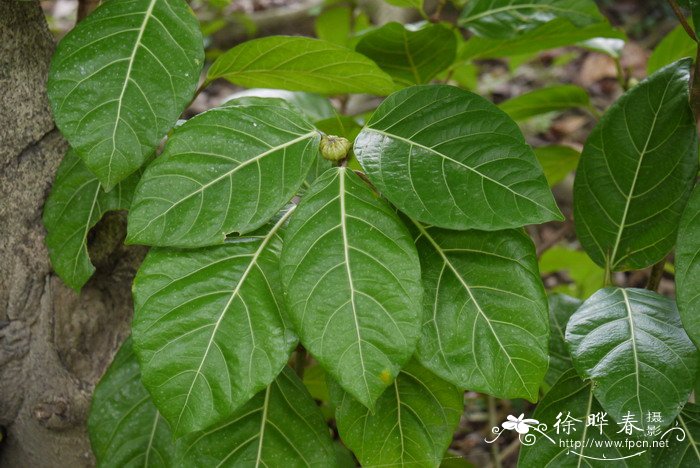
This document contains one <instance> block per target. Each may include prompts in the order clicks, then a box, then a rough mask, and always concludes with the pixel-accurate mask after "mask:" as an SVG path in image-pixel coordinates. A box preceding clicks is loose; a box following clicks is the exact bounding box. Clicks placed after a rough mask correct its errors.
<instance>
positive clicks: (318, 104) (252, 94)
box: [225, 88, 336, 122]
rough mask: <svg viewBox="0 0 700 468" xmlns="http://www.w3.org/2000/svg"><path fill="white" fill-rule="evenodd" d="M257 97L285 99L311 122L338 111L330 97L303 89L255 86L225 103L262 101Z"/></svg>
mask: <svg viewBox="0 0 700 468" xmlns="http://www.w3.org/2000/svg"><path fill="white" fill-rule="evenodd" d="M255 98H279V99H284V100H285V101H287V102H288V103H289V104H291V105H292V106H293V107H294V108H295V109H297V110H298V111H299V112H301V113H302V114H304V116H305V117H306V119H307V120H308V121H309V122H316V121H317V120H324V119H330V118H332V117H335V115H336V111H335V108H333V104H331V102H330V101H329V100H328V98H326V97H324V96H321V95H319V94H313V93H304V92H301V91H286V90H284V89H266V88H254V89H246V90H243V91H239V92H237V93H234V94H232V95H231V96H229V97H228V98H227V99H226V103H225V105H227V106H228V105H233V106H240V105H250V104H253V105H254V104H255V103H262V102H264V101H259V100H258V101H256V100H255Z"/></svg>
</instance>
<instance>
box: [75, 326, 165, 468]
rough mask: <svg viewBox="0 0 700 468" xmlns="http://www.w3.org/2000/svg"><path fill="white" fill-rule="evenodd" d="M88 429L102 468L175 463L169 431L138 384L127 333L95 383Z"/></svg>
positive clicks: (135, 366)
mask: <svg viewBox="0 0 700 468" xmlns="http://www.w3.org/2000/svg"><path fill="white" fill-rule="evenodd" d="M88 432H89V434H90V443H91V444H92V451H93V453H94V454H95V458H97V462H98V463H99V466H101V467H105V468H106V467H115V468H121V467H126V466H129V467H131V466H133V467H136V466H140V467H144V468H150V467H163V468H168V467H170V466H173V461H174V458H173V452H174V449H175V445H174V444H173V435H172V433H171V432H170V427H169V426H168V423H167V422H166V421H165V420H164V419H163V418H162V417H161V416H160V414H158V410H157V409H156V407H155V405H154V404H153V402H152V401H151V398H150V396H149V395H148V392H147V391H146V388H145V387H144V386H143V384H142V383H141V373H140V370H139V365H138V362H137V361H136V356H134V353H133V351H132V349H131V339H130V338H129V339H127V341H126V342H124V344H123V345H122V347H121V348H120V349H119V352H118V353H117V355H116V356H115V357H114V361H113V362H112V364H111V365H110V366H109V369H107V372H106V373H105V375H104V376H103V377H102V379H101V380H100V382H99V383H98V384H97V387H96V388H95V393H94V394H93V397H92V405H91V407H90V417H89V419H88Z"/></svg>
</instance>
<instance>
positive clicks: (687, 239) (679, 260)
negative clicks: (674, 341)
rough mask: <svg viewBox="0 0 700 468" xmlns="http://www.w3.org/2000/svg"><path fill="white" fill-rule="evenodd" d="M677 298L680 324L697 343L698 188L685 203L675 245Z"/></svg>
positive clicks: (699, 335)
mask: <svg viewBox="0 0 700 468" xmlns="http://www.w3.org/2000/svg"><path fill="white" fill-rule="evenodd" d="M676 300H677V301H678V310H679V312H680V315H681V321H682V322H683V327H684V328H685V331H686V332H688V335H689V336H690V338H691V339H692V340H693V342H694V343H695V344H696V346H697V345H700V188H697V187H696V188H695V190H693V194H692V196H691V197H690V200H689V201H688V204H687V205H686V208H685V211H684V212H683V217H682V218H681V223H680V228H679V229H678V247H677V248H676Z"/></svg>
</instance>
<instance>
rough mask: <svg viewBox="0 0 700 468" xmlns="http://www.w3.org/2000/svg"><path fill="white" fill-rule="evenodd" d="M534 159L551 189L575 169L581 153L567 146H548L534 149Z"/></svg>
mask: <svg viewBox="0 0 700 468" xmlns="http://www.w3.org/2000/svg"><path fill="white" fill-rule="evenodd" d="M535 157H536V158H537V162H539V163H540V166H542V171H544V176H545V177H546V178H547V183H548V184H549V186H550V187H553V186H555V185H557V184H558V183H559V182H561V181H562V180H564V179H565V178H566V176H568V175H569V174H570V173H571V172H573V171H574V169H576V165H577V164H578V160H579V158H580V157H581V153H579V152H578V151H576V150H575V149H573V148H570V147H568V146H561V145H550V146H541V147H539V148H535Z"/></svg>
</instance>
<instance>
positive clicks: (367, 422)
mask: <svg viewBox="0 0 700 468" xmlns="http://www.w3.org/2000/svg"><path fill="white" fill-rule="evenodd" d="M340 400H341V403H340V404H339V405H338V409H337V411H336V423H337V424H338V431H339V433H340V436H341V437H342V439H343V442H345V444H346V445H347V446H348V447H350V449H351V450H352V451H353V452H354V453H355V455H356V456H357V459H358V460H359V461H360V463H361V464H362V466H415V467H435V466H438V465H439V464H440V462H441V461H442V457H443V455H444V454H445V451H446V450H447V448H448V447H449V445H450V442H451V441H452V433H453V431H454V430H455V428H456V426H457V423H459V418H460V416H461V415H462V410H463V407H464V401H463V396H462V392H461V391H460V390H459V389H458V388H456V387H454V386H452V385H451V384H449V383H447V382H445V381H444V380H442V379H440V378H439V377H437V376H435V375H433V374H432V373H430V372H429V371H428V370H426V369H425V368H423V367H421V366H420V365H419V364H417V363H416V362H415V361H412V362H410V363H409V364H408V365H406V367H405V368H404V369H403V370H402V371H401V373H400V374H399V376H398V377H397V378H396V380H395V381H394V383H393V384H392V386H391V388H388V389H387V390H386V391H385V392H384V393H383V394H382V396H381V397H380V398H379V400H377V404H376V410H375V412H374V413H372V412H371V411H369V410H368V409H367V408H366V407H364V406H363V405H362V404H360V403H359V402H357V401H355V400H353V398H352V397H351V396H350V395H348V394H347V393H342V397H341V398H340Z"/></svg>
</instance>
